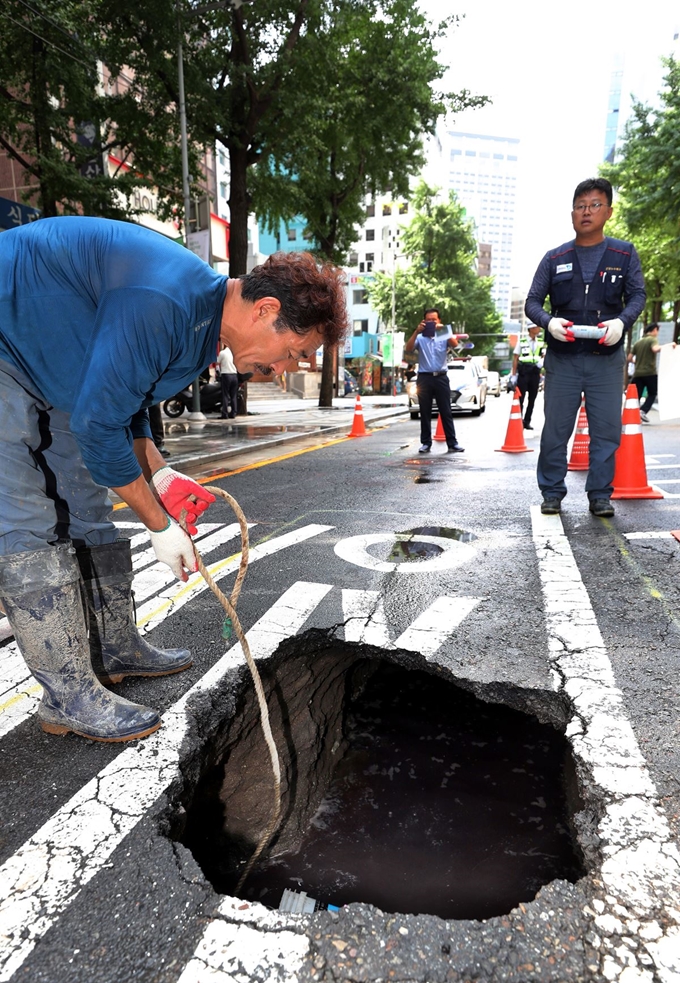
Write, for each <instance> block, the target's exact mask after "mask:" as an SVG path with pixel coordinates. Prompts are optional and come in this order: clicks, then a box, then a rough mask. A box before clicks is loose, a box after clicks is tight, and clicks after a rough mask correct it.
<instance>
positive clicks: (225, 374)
mask: <svg viewBox="0 0 680 983" xmlns="http://www.w3.org/2000/svg"><path fill="white" fill-rule="evenodd" d="M217 366H218V368H219V370H220V386H221V388H222V415H221V419H222V420H227V419H233V418H234V417H235V416H237V415H238V372H237V371H236V366H235V365H234V356H233V355H232V352H231V348H228V347H227V346H226V345H224V347H223V348H222V350H221V352H220V353H219V355H218V356H217Z"/></svg>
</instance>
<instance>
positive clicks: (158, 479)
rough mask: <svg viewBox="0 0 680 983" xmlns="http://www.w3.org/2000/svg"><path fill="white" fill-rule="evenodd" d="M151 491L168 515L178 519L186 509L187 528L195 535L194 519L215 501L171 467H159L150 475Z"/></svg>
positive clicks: (195, 482)
mask: <svg viewBox="0 0 680 983" xmlns="http://www.w3.org/2000/svg"><path fill="white" fill-rule="evenodd" d="M149 485H150V487H151V491H152V492H153V493H154V495H155V496H156V498H157V499H158V501H159V502H160V503H161V505H162V506H163V508H164V509H165V511H166V512H167V513H168V515H171V516H172V517H173V519H177V520H178V521H179V517H180V515H181V514H182V510H183V509H186V513H187V514H186V520H185V521H186V524H187V529H188V530H189V532H190V533H191V535H192V536H195V535H196V532H197V531H198V530H197V529H196V525H195V523H196V519H197V518H198V517H199V515H202V514H203V512H205V510H206V509H207V508H208V506H209V505H212V503H213V502H214V501H215V496H214V495H211V493H210V492H209V491H206V489H205V488H203V487H202V486H201V485H199V484H198V482H197V481H193V480H192V479H191V478H187V476H186V475H184V474H180V473H179V472H178V471H173V469H172V468H168V467H165V468H159V469H158V471H155V472H154V473H153V474H152V475H151V481H150V482H149Z"/></svg>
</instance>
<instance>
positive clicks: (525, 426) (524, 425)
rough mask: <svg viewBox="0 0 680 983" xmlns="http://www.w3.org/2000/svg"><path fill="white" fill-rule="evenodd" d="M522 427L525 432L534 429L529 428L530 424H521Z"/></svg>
mask: <svg viewBox="0 0 680 983" xmlns="http://www.w3.org/2000/svg"><path fill="white" fill-rule="evenodd" d="M522 426H523V427H524V429H525V430H533V429H534V428H533V427H532V426H531V424H530V423H523V424H522Z"/></svg>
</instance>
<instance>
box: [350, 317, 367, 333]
mask: <svg viewBox="0 0 680 983" xmlns="http://www.w3.org/2000/svg"><path fill="white" fill-rule="evenodd" d="M364 331H366V332H367V331H368V318H366V320H365V321H353V322H352V333H353V334H355V335H360V334H363V333H364Z"/></svg>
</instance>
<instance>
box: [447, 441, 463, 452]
mask: <svg viewBox="0 0 680 983" xmlns="http://www.w3.org/2000/svg"><path fill="white" fill-rule="evenodd" d="M464 451H465V448H464V447H461V446H460V444H458V443H456V444H452V445H451V446H450V447H447V448H446V453H447V454H463V453H464Z"/></svg>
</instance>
